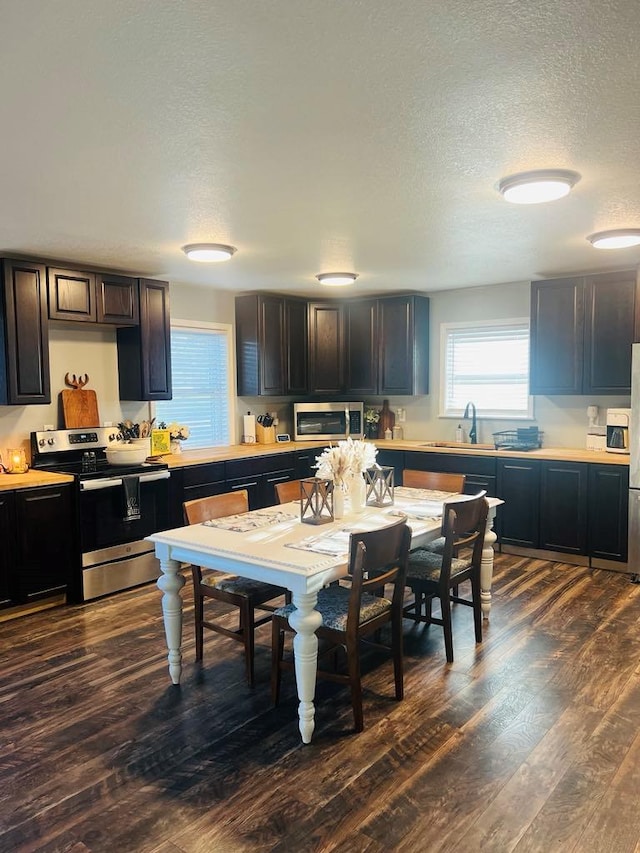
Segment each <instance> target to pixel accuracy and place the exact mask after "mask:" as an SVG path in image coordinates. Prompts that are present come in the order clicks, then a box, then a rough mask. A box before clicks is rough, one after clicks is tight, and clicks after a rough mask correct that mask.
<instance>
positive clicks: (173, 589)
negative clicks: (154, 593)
mask: <svg viewBox="0 0 640 853" xmlns="http://www.w3.org/2000/svg"><path fill="white" fill-rule="evenodd" d="M160 569H161V571H162V575H161V576H160V577H159V578H158V589H159V590H160V591H161V592H162V593H163V595H162V613H163V617H164V632H165V636H166V638H167V648H168V649H169V654H168V656H167V657H168V660H169V675H170V676H171V681H172V682H173V683H174V684H180V673H181V672H182V652H181V651H180V646H181V645H182V596H181V595H180V590H181V589H182V587H183V586H184V584H185V580H184V578H183V577H182V575H181V574H180V571H179V570H180V563H179V562H177V561H176V560H171V559H169V558H168V557H166V556H161V557H160Z"/></svg>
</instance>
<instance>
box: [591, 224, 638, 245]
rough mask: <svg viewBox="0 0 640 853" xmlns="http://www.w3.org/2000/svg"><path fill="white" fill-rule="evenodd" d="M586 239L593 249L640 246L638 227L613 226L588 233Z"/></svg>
mask: <svg viewBox="0 0 640 853" xmlns="http://www.w3.org/2000/svg"><path fill="white" fill-rule="evenodd" d="M587 240H588V241H589V242H590V243H591V245H592V246H593V247H594V248H595V249H627V248H629V246H640V228H614V229H612V230H611V231H597V232H596V233H595V234H589V236H588V237H587Z"/></svg>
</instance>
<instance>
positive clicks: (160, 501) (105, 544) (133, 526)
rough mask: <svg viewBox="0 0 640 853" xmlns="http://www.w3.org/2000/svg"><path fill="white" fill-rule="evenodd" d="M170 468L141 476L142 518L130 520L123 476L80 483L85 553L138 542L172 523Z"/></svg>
mask: <svg viewBox="0 0 640 853" xmlns="http://www.w3.org/2000/svg"><path fill="white" fill-rule="evenodd" d="M169 477H170V474H169V471H166V470H163V471H155V472H152V473H147V474H141V475H140V518H138V519H132V520H127V518H126V506H125V497H124V490H123V487H122V479H121V478H119V477H111V478H107V479H100V480H84V481H81V482H80V536H81V542H82V553H83V554H85V553H87V552H88V551H97V550H100V549H102V548H110V547H112V546H114V545H123V544H126V543H128V542H136V541H138V540H141V539H144V538H145V536H149V535H150V534H151V533H157V532H158V531H160V530H166V529H167V528H168V527H169V526H170V524H169Z"/></svg>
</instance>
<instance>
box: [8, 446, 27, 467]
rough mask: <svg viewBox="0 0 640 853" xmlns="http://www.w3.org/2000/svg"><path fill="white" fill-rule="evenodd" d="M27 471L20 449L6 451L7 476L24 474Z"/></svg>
mask: <svg viewBox="0 0 640 853" xmlns="http://www.w3.org/2000/svg"><path fill="white" fill-rule="evenodd" d="M28 470H29V466H28V465H27V457H26V456H25V452H24V450H23V449H22V448H21V447H10V448H8V450H7V461H6V463H5V471H6V472H7V474H26V473H27V471H28Z"/></svg>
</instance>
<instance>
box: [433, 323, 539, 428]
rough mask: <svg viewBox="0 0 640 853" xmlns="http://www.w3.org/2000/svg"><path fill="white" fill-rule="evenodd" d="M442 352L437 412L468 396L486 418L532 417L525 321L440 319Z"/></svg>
mask: <svg viewBox="0 0 640 853" xmlns="http://www.w3.org/2000/svg"><path fill="white" fill-rule="evenodd" d="M441 357H442V382H441V401H440V409H441V412H440V414H441V415H443V416H447V415H450V416H456V417H458V416H460V415H461V414H462V412H463V411H464V408H465V406H466V404H467V403H468V402H470V401H471V402H473V403H475V406H476V409H477V411H478V414H479V415H482V417H485V418H486V417H492V418H531V417H533V408H532V398H531V397H530V396H529V323H528V321H527V320H510V321H505V322H500V323H497V322H491V323H464V324H462V323H460V324H458V323H444V324H443V325H442V354H441Z"/></svg>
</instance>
